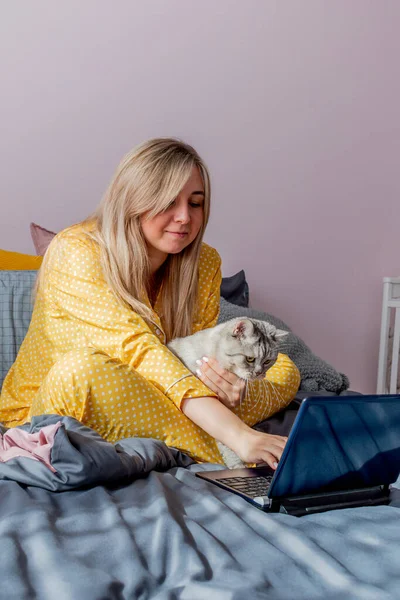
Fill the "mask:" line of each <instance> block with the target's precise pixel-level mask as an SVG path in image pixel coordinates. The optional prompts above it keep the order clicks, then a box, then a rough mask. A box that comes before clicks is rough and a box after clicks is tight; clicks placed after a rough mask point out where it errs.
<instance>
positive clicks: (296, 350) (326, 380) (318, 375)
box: [218, 298, 349, 394]
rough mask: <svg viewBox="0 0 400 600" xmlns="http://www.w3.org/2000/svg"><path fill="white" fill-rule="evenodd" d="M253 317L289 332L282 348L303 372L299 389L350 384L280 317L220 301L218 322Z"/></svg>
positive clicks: (334, 389)
mask: <svg viewBox="0 0 400 600" xmlns="http://www.w3.org/2000/svg"><path fill="white" fill-rule="evenodd" d="M243 316H246V317H251V318H253V319H259V320H261V321H269V322H270V323H272V325H275V327H278V328H279V329H283V330H284V331H289V335H287V336H286V337H285V338H283V340H282V341H281V344H280V350H281V352H282V353H283V354H287V355H288V356H289V358H291V360H292V361H293V362H294V364H295V365H296V367H297V368H298V369H299V371H300V375H301V382H300V389H301V390H304V391H305V392H315V391H318V390H325V391H327V392H334V393H335V394H340V393H341V392H343V391H344V390H347V389H348V387H349V379H348V377H347V376H346V375H344V374H343V373H338V371H336V370H335V369H334V368H333V367H332V366H331V365H330V364H328V363H327V362H325V361H324V360H322V358H319V357H318V356H316V355H315V354H313V352H312V351H311V350H310V348H309V347H308V346H307V345H306V344H305V343H304V342H303V340H302V339H301V338H299V337H298V336H297V335H295V334H294V333H293V332H292V330H291V329H290V327H288V326H287V325H286V323H284V322H283V321H281V319H278V318H277V317H274V316H273V315H270V314H268V313H265V312H261V311H259V310H254V309H253V308H244V307H242V306H236V305H235V304H231V303H230V302H227V301H226V300H225V299H224V298H221V301H220V314H219V318H218V323H224V322H225V321H228V320H229V319H233V318H234V317H243Z"/></svg>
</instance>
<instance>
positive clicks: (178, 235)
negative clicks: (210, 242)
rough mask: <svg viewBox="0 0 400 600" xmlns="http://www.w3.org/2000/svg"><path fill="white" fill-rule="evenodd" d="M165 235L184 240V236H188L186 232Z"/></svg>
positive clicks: (173, 232)
mask: <svg viewBox="0 0 400 600" xmlns="http://www.w3.org/2000/svg"><path fill="white" fill-rule="evenodd" d="M167 233H169V234H170V235H173V236H174V237H177V238H184V237H185V236H186V235H188V234H187V232H185V233H178V232H176V231H167Z"/></svg>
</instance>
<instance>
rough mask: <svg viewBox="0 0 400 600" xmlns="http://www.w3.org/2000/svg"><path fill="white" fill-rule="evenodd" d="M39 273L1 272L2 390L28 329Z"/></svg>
mask: <svg viewBox="0 0 400 600" xmlns="http://www.w3.org/2000/svg"><path fill="white" fill-rule="evenodd" d="M10 254H11V253H10ZM31 258H39V257H31ZM36 275H37V271H36V270H35V271H27V270H24V271H0V390H1V386H2V383H3V379H4V377H5V376H6V375H7V373H8V370H9V369H10V367H11V365H12V364H13V362H14V361H15V357H16V356H17V352H18V350H19V348H20V346H21V344H22V342H23V339H24V337H25V334H26V332H27V331H28V327H29V323H30V320H31V316H32V309H33V298H32V291H33V285H34V283H35V279H36Z"/></svg>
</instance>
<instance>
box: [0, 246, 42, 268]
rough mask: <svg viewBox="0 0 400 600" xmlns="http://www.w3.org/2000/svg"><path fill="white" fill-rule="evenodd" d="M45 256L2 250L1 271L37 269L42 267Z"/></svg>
mask: <svg viewBox="0 0 400 600" xmlns="http://www.w3.org/2000/svg"><path fill="white" fill-rule="evenodd" d="M42 260H43V256H32V255H31V254H21V253H20V252H9V251H8V250H0V271H35V270H37V269H39V268H40V265H41V264H42Z"/></svg>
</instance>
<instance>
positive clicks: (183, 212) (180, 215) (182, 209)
mask: <svg viewBox="0 0 400 600" xmlns="http://www.w3.org/2000/svg"><path fill="white" fill-rule="evenodd" d="M174 218H175V221H178V222H179V223H189V221H190V216H189V207H188V206H179V207H177V209H176V211H175V215H174Z"/></svg>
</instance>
